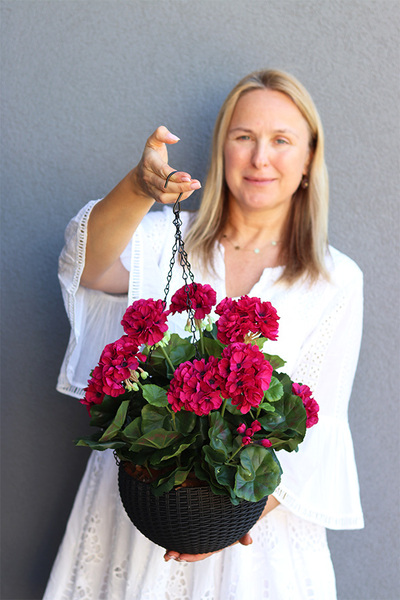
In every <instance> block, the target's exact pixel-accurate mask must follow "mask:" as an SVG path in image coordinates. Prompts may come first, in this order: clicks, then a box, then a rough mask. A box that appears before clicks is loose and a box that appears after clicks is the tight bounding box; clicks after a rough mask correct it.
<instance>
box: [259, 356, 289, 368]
mask: <svg viewBox="0 0 400 600" xmlns="http://www.w3.org/2000/svg"><path fill="white" fill-rule="evenodd" d="M263 354H264V356H265V358H266V359H267V360H268V362H270V363H271V365H272V368H273V369H274V370H275V369H280V368H281V367H283V366H284V365H286V360H283V358H281V357H280V356H277V355H276V354H268V353H267V352H264V353H263Z"/></svg>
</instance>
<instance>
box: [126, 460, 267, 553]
mask: <svg viewBox="0 0 400 600" xmlns="http://www.w3.org/2000/svg"><path fill="white" fill-rule="evenodd" d="M118 482H119V491H120V495H121V499H122V503H123V505H124V508H125V510H126V512H127V514H128V517H129V518H130V520H131V521H132V523H133V524H134V525H135V526H136V527H137V528H138V529H139V531H141V532H142V533H143V535H145V536H146V537H147V538H148V539H149V540H151V541H152V542H154V543H155V544H158V545H159V546H162V547H163V548H166V549H168V550H176V551H177V552H181V553H188V554H203V553H206V552H214V551H216V550H221V548H226V547H227V546H230V545H231V544H233V543H234V542H236V541H237V540H238V539H239V538H241V537H242V536H243V535H244V534H245V533H247V532H248V531H249V530H250V529H251V527H252V526H253V525H254V524H255V523H256V521H257V520H258V518H259V517H260V515H261V513H262V511H263V509H264V506H265V503H266V501H267V498H263V499H262V500H260V501H259V502H247V501H245V500H243V501H242V502H240V504H238V505H237V506H234V505H233V504H232V503H231V501H230V499H229V498H228V496H217V495H215V494H213V493H212V491H211V488H209V487H187V488H181V489H178V490H171V492H168V493H167V494H163V495H162V496H161V497H156V496H154V494H153V493H152V491H151V487H150V484H148V483H143V482H141V481H138V480H137V479H134V478H133V477H131V475H129V474H128V473H127V472H126V471H125V469H124V466H123V463H121V464H120V466H119V477H118Z"/></svg>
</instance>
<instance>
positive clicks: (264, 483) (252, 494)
mask: <svg viewBox="0 0 400 600" xmlns="http://www.w3.org/2000/svg"><path fill="white" fill-rule="evenodd" d="M281 472H282V470H281V467H280V464H279V461H278V460H277V458H276V456H275V453H274V452H273V451H271V450H268V449H267V448H263V447H262V446H253V445H251V446H246V447H245V448H244V449H243V450H242V452H241V453H240V465H239V466H238V468H237V472H236V477H235V487H234V491H235V492H236V494H237V496H238V497H239V498H243V499H244V500H249V501H253V502H254V501H258V500H261V499H262V498H265V496H267V495H269V494H272V492H273V491H274V490H275V488H276V487H277V486H278V485H279V483H280V479H281Z"/></svg>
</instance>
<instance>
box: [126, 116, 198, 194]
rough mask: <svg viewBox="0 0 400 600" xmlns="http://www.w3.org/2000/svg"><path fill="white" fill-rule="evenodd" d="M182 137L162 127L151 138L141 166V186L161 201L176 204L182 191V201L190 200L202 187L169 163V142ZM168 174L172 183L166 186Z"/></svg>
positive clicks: (138, 169)
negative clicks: (195, 191) (167, 145)
mask: <svg viewBox="0 0 400 600" xmlns="http://www.w3.org/2000/svg"><path fill="white" fill-rule="evenodd" d="M178 140H179V138H178V137H177V136H176V135H174V134H172V133H171V132H170V131H169V130H168V129H167V128H166V127H164V126H160V127H158V128H157V129H156V130H155V131H154V133H152V135H151V136H150V137H149V138H148V140H147V142H146V146H145V149H144V152H143V155H142V158H141V161H140V163H139V165H138V167H137V173H136V176H137V183H138V185H139V187H140V189H141V190H142V191H143V192H144V194H145V195H147V196H150V197H151V198H153V199H154V200H156V202H159V203H160V204H172V203H174V202H175V201H176V199H177V196H178V195H179V194H182V197H181V200H186V198H189V196H190V195H191V194H192V193H193V192H194V190H197V189H199V188H201V183H200V181H199V180H197V179H192V177H191V175H190V174H189V173H187V172H185V171H176V172H175V173H173V172H174V171H175V169H174V168H173V167H171V166H170V165H169V164H168V152H167V147H166V144H174V143H176V142H177V141H178ZM171 173H173V174H172V175H171ZM169 175H171V176H170V177H169ZM168 177H169V179H168V185H167V187H165V183H166V180H167V178H168Z"/></svg>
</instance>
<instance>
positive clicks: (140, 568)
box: [44, 451, 335, 600]
mask: <svg viewBox="0 0 400 600" xmlns="http://www.w3.org/2000/svg"><path fill="white" fill-rule="evenodd" d="M252 537H253V544H252V545H251V546H247V547H244V546H240V545H235V546H232V547H230V548H227V549H225V550H223V551H222V552H219V553H217V554H215V555H214V556H212V557H210V558H208V559H206V560H204V561H202V562H199V563H193V564H189V563H179V562H175V561H169V562H168V563H165V562H164V560H163V554H164V550H163V549H162V548H160V547H158V546H156V545H155V544H153V543H152V542H150V541H149V540H147V539H146V538H145V537H144V536H143V535H142V534H141V533H140V532H139V531H137V529H136V528H135V527H134V526H133V525H132V523H131V522H130V520H129V519H128V517H127V516H126V514H125V511H124V509H123V507H122V504H121V502H120V499H119V494H118V487H117V466H116V464H115V459H114V456H113V453H112V452H111V451H106V452H103V453H99V452H98V453H96V452H94V453H93V454H92V456H91V458H90V459H89V463H88V466H87V470H86V473H85V475H84V478H83V480H82V483H81V486H80V489H79V492H78V494H77V497H76V500H75V504H74V507H73V511H72V514H71V518H70V521H69V524H68V527H67V531H66V534H65V537H64V540H63V543H62V545H61V547H60V550H59V554H58V556H57V559H56V563H55V565H54V568H53V571H52V575H51V578H50V581H49V584H48V587H47V590H46V593H45V596H44V600H240V599H241V598H250V599H253V598H254V600H255V599H256V598H257V599H262V600H280V599H281V600H287V599H288V598H291V599H293V600H296V599H299V600H301V599H303V598H307V599H308V598H310V599H312V600H314V599H315V600H323V599H325V598H326V599H327V600H328V599H329V600H330V599H333V598H335V580H334V575H333V569H332V564H331V560H330V555H329V550H328V547H327V543H326V532H325V528H324V527H321V526H319V525H316V524H313V523H311V522H309V521H305V520H304V519H301V518H299V517H295V516H294V515H293V514H292V513H291V512H290V511H288V510H287V509H285V508H284V507H278V508H277V509H275V510H274V511H272V512H271V513H270V514H269V515H268V516H267V517H265V518H264V519H263V520H262V521H260V522H259V523H258V524H257V525H256V526H255V527H254V528H253V530H252Z"/></svg>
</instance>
